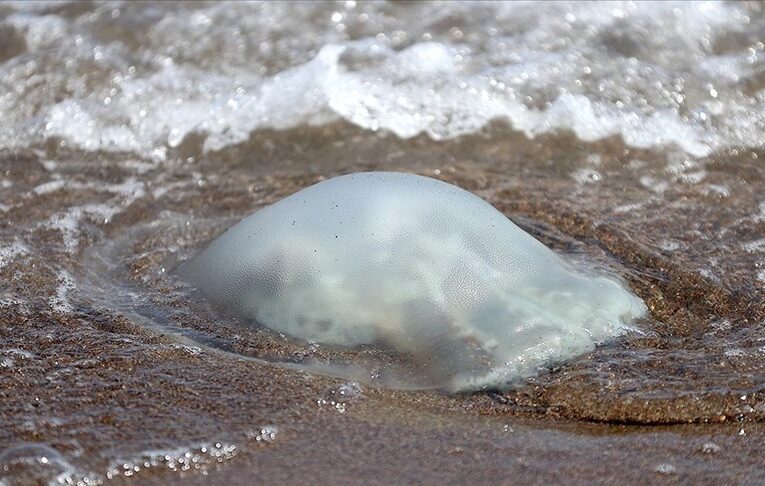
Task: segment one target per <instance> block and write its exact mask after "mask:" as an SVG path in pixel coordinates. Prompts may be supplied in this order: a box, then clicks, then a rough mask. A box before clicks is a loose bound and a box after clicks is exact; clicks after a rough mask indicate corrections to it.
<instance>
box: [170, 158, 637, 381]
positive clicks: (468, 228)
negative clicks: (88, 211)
mask: <svg viewBox="0 0 765 486" xmlns="http://www.w3.org/2000/svg"><path fill="white" fill-rule="evenodd" d="M178 273H179V275H180V276H181V278H182V279H184V280H186V281H188V282H189V283H190V284H191V285H193V286H194V287H196V288H197V289H199V290H200V291H201V293H202V294H203V295H204V296H205V297H206V298H207V299H208V300H209V301H210V302H211V303H212V304H213V305H214V306H215V307H217V308H219V309H221V310H223V311H225V312H227V313H229V314H233V315H236V316H238V317H240V318H242V319H243V320H245V321H246V322H252V323H256V325H259V326H264V327H267V328H269V329H272V330H273V331H277V332H279V333H282V334H286V335H289V336H291V337H293V338H295V339H298V340H303V341H306V342H311V343H318V344H323V345H328V346H338V347H342V348H359V347H366V346H381V347H386V349H394V350H395V351H396V352H400V353H403V354H405V355H407V356H411V357H412V361H413V362H414V363H416V364H417V366H418V368H419V369H420V370H421V372H422V373H424V374H426V375H427V376H429V377H430V378H431V379H432V380H433V382H434V383H436V384H437V386H438V387H440V388H443V389H445V390H448V391H453V392H461V391H475V390H486V389H506V388H510V387H512V386H515V384H517V383H518V381H519V380H521V379H523V378H528V377H530V376H533V375H535V374H536V373H538V372H539V370H540V369H541V368H543V367H544V366H548V365H550V364H551V363H557V362H562V361H565V360H569V359H572V358H574V357H576V356H578V355H581V354H583V353H586V352H589V351H591V350H592V349H594V348H595V346H596V345H597V344H598V343H601V342H604V341H606V340H608V339H609V338H613V337H614V336H617V335H619V334H621V333H623V332H625V331H626V330H628V329H630V328H631V327H632V326H633V322H634V321H635V320H636V319H638V318H640V317H641V316H644V315H645V314H646V311H647V310H646V306H645V304H644V303H643V301H642V300H641V299H640V298H638V297H637V296H635V295H634V294H632V293H631V292H630V291H629V289H628V288H627V287H626V286H625V285H624V284H623V283H622V282H621V281H619V280H618V279H616V278H613V277H610V276H606V275H600V274H597V273H594V272H592V271H590V270H588V269H586V268H580V267H578V266H576V265H574V264H572V263H570V262H568V261H566V260H565V259H564V258H563V257H562V256H560V255H558V254H557V253H555V252H553V251H552V250H550V249H549V248H547V247H546V246H544V245H543V244H542V243H541V242H539V241H538V240H536V239H535V238H534V237H532V236H531V235H529V234H528V233H526V232H525V231H523V230H522V229H521V228H519V227H518V226H517V225H516V224H514V223H513V222H512V221H511V220H510V219H508V218H507V217H506V216H505V215H503V214H502V213H501V212H499V211H498V210H497V209H495V208H494V207H493V206H491V205H490V204H489V203H487V202H486V201H484V200H483V199H481V198H480V197H478V196H476V195H474V194H472V193H470V192H468V191H465V190H463V189H460V188H458V187H456V186H454V185H451V184H448V183H446V182H442V181H439V180H436V179H432V178H429V177H423V176H418V175H413V174H407V173H400V172H361V173H355V174H349V175H344V176H339V177H335V178H331V179H328V180H325V181H322V182H319V183H317V184H315V185H312V186H310V187H308V188H305V189H303V190H301V191H299V192H296V193H295V194H292V195H291V196H288V197H286V198H284V199H282V200H280V201H278V202H276V203H274V204H272V205H270V206H267V207H264V208H262V209H260V210H258V211H256V212H255V213H254V214H252V215H250V216H248V217H246V218H245V219H243V220H242V221H241V222H239V223H238V224H236V225H234V226H233V227H231V228H229V229H228V230H227V231H225V232H224V233H223V234H222V235H220V236H219V237H218V238H217V239H215V240H213V241H212V242H211V243H210V244H209V246H208V247H207V248H206V249H204V250H203V251H202V252H201V253H199V254H198V255H197V256H196V257H194V258H192V259H190V260H189V261H187V262H185V263H184V264H183V265H182V266H181V267H180V268H179V271H178Z"/></svg>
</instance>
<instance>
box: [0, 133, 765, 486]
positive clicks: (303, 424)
mask: <svg viewBox="0 0 765 486" xmlns="http://www.w3.org/2000/svg"><path fill="white" fill-rule="evenodd" d="M199 143H200V141H199V140H195V139H194V138H193V137H189V138H188V139H187V140H186V141H185V142H184V143H183V144H182V145H181V146H180V147H179V149H178V150H177V153H176V154H173V157H171V158H170V161H169V162H167V163H163V164H161V165H156V166H148V167H143V168H141V170H138V169H136V166H135V165H129V164H122V165H120V163H118V162H119V161H121V160H122V161H125V160H127V159H128V158H129V157H125V156H122V155H120V154H92V153H91V154H87V153H77V152H68V151H66V149H62V148H61V147H59V146H57V145H56V144H55V143H51V144H50V146H48V147H41V148H39V149H38V150H36V151H33V150H30V151H28V152H26V153H6V154H5V155H3V156H2V158H0V167H2V170H3V176H4V178H6V179H7V180H9V181H12V186H11V188H10V189H9V190H6V191H5V192H4V193H3V196H2V198H1V199H2V200H0V203H2V204H4V205H6V206H8V207H7V208H6V209H5V210H4V212H3V217H2V219H0V231H1V232H2V235H3V237H4V239H5V240H6V241H11V240H12V237H13V236H14V235H16V236H20V237H22V238H23V239H24V241H25V242H26V243H27V244H28V245H30V248H29V249H28V252H27V253H26V254H24V255H21V256H20V257H18V256H17V257H14V258H11V259H10V260H9V263H7V264H5V265H4V266H2V267H0V279H2V282H3V285H2V289H1V290H2V294H0V295H2V296H3V307H2V312H0V343H1V345H0V347H1V348H2V353H3V354H2V355H1V356H0V358H7V359H8V360H9V361H6V363H7V366H4V367H3V368H2V369H0V370H1V371H2V372H0V424H2V425H3V426H2V427H0V451H2V450H7V449H8V448H10V447H14V446H16V445H18V444H20V443H29V442H32V443H44V444H48V445H49V446H51V447H53V448H55V449H56V450H57V451H59V452H60V453H61V454H62V455H63V456H64V457H65V458H66V460H67V461H69V462H70V463H71V464H72V465H73V466H74V467H76V468H77V473H76V474H74V475H73V477H75V478H77V477H79V478H80V479H82V478H83V477H89V478H90V480H91V481H92V482H93V481H95V482H97V481H98V480H100V479H107V478H108V477H109V476H115V477H114V478H112V479H113V480H115V481H117V482H119V481H125V482H132V481H134V479H135V478H140V481H141V482H142V483H143V482H148V483H155V484H166V483H168V482H170V483H180V482H184V483H185V482H191V483H207V482H209V481H214V482H215V483H223V482H226V483H231V484H250V483H251V482H252V481H254V480H260V481H272V482H295V481H303V480H314V481H316V480H318V481H334V482H340V483H350V482H364V483H390V482H425V483H436V482H443V481H457V482H468V481H481V482H488V481H492V482H499V483H511V482H513V483H515V482H529V483H547V482H551V481H555V482H571V483H592V482H607V481H610V482H613V481H617V480H618V481H623V482H627V483H644V482H654V481H660V480H661V481H667V482H680V483H690V482H695V481H705V482H713V481H714V482H731V483H742V484H743V483H749V484H751V483H756V482H760V481H763V480H765V476H763V472H762V467H761V466H762V459H761V458H762V453H763V452H764V451H765V446H763V443H765V442H764V441H763V439H764V438H765V429H763V427H762V424H761V421H762V420H763V419H764V418H765V399H763V385H762V382H763V377H765V354H763V353H761V352H759V351H758V350H759V348H760V347H761V346H762V344H761V340H762V338H761V336H762V330H763V329H762V328H763V320H764V319H765V299H763V295H764V294H763V286H762V283H761V282H759V281H758V280H757V271H758V265H759V264H760V262H761V261H762V252H760V251H759V250H757V249H755V251H751V252H748V251H743V250H742V249H741V245H740V242H741V241H747V240H749V239H752V238H756V237H761V236H762V234H765V233H764V231H763V220H758V219H757V218H753V217H751V215H752V214H753V213H756V210H757V205H758V204H759V199H758V198H759V197H761V190H760V189H761V188H762V187H765V184H764V183H763V182H764V181H763V179H764V178H765V171H764V170H763V169H762V167H761V164H760V163H758V161H757V159H754V158H753V155H752V153H751V152H746V153H741V154H735V153H728V154H724V155H720V156H717V157H716V158H714V159H709V160H705V161H703V168H704V170H705V171H706V176H705V180H704V183H703V184H696V183H688V184H685V183H683V182H682V181H678V180H673V184H671V185H669V187H668V189H665V190H664V191H662V192H660V193H657V192H656V191H655V190H653V189H652V188H651V187H646V185H640V184H636V182H635V181H636V176H635V173H636V172H638V171H639V172H640V173H641V174H648V175H654V176H656V177H657V178H659V177H680V176H675V175H671V174H670V175H666V173H665V172H663V167H664V164H665V163H666V161H665V160H664V159H663V157H662V156H659V155H657V154H653V153H651V152H649V151H636V150H634V149H633V150H628V149H626V148H625V147H624V146H623V145H622V144H621V142H620V141H619V140H618V139H610V140H606V141H602V142H599V143H595V144H582V143H581V142H579V141H577V140H576V139H574V138H573V137H571V136H568V135H565V134H562V135H557V136H555V137H552V136H550V137H542V138H538V139H536V140H531V141H530V140H528V139H526V138H525V137H524V136H523V135H521V134H518V133H516V132H513V131H511V130H509V129H508V127H506V126H505V125H503V124H501V123H499V124H494V125H492V126H491V127H489V128H488V129H487V130H485V131H484V132H482V133H480V134H478V135H473V136H469V137H463V138H461V139H458V140H457V141H453V142H433V141H431V140H429V139H428V138H426V137H419V138H416V139H414V140H408V141H402V140H399V139H396V138H395V137H392V136H388V135H385V134H374V133H369V132H364V131H362V130H360V129H356V128H354V127H352V126H350V125H347V124H334V125H330V126H326V127H323V128H299V129H294V130H287V131H284V132H278V131H273V132H272V131H261V132H256V133H255V134H254V135H253V137H252V138H251V139H250V141H249V142H247V143H246V144H242V145H239V146H235V147H231V148H229V149H227V150H226V151H224V152H219V153H212V154H209V155H206V156H201V157H200V156H198V155H196V154H199V153H200V152H199ZM192 154H194V155H193V157H194V158H193V160H188V159H187V158H188V157H192ZM593 155H597V157H598V160H599V161H598V162H597V163H596V164H595V165H594V167H595V169H596V170H597V173H598V174H599V177H600V178H599V179H597V178H596V179H597V180H593V181H590V182H585V183H582V182H581V180H578V179H577V177H575V176H572V174H575V175H576V174H577V173H578V172H577V171H580V170H581V169H582V168H583V167H584V168H586V167H593V164H594V162H593V161H594V160H595V159H594V158H593ZM755 155H757V156H759V157H762V156H763V155H765V154H762V153H760V154H755ZM51 158H55V159H56V160H60V161H64V162H63V163H60V164H59V166H58V168H56V169H55V171H56V172H57V173H58V174H59V175H60V176H61V177H62V178H63V180H65V181H66V183H65V184H63V185H61V186H60V187H56V188H53V189H52V190H50V191H48V190H45V191H40V190H38V191H37V192H35V191H33V189H34V188H35V187H38V186H39V184H41V183H44V182H46V181H48V180H49V178H50V171H49V170H48V169H46V168H45V167H44V164H43V162H44V161H45V160H48V159H51ZM635 160H638V161H640V163H639V164H637V163H635V162H634V161H635ZM144 169H145V170H144ZM368 169H386V170H406V171H410V172H417V173H420V174H425V175H431V176H435V177H439V178H442V179H444V180H447V181H449V182H452V183H455V184H457V185H459V186H461V187H463V188H465V189H468V190H471V191H474V192H476V193H477V194H479V195H481V196H482V197H484V198H485V199H487V200H488V201H489V202H491V203H492V204H494V205H495V206H496V207H498V208H499V209H500V210H502V211H503V212H504V213H505V214H506V215H508V216H509V217H510V218H511V219H513V220H514V221H516V222H517V223H518V224H520V225H521V226H522V227H523V228H524V229H526V230H527V231H529V232H531V233H532V234H534V235H535V236H536V237H537V238H539V239H540V240H542V241H543V242H544V243H545V244H547V245H549V246H551V247H553V248H555V249H557V250H559V251H562V252H565V253H569V254H570V255H572V257H574V258H576V257H582V258H586V259H588V261H591V262H595V263H596V264H597V265H602V266H603V267H604V268H610V269H611V270H613V271H615V272H617V273H619V274H620V275H621V276H622V277H623V278H625V279H626V280H627V282H628V283H629V285H630V287H631V288H632V289H633V291H634V292H636V293H637V294H638V295H639V296H640V297H642V298H643V299H645V300H646V302H647V303H648V305H649V308H650V310H651V319H649V320H647V321H646V322H643V323H641V328H642V329H643V331H644V334H643V335H630V336H626V337H624V338H623V339H620V340H618V341H617V342H614V343H609V344H607V345H605V346H602V347H600V348H598V349H596V350H595V351H594V352H592V353H589V354H587V355H585V356H582V357H581V358H579V359H576V360H574V361H572V362H570V363H567V364H565V365H560V366H556V367H553V368H551V369H550V370H548V371H547V372H545V373H543V374H542V375H540V376H539V377H538V378H535V379H531V380H529V381H528V382H526V383H524V384H523V385H522V386H520V387H519V388H518V389H516V390H513V391H510V392H505V393H497V392H491V393H477V394H471V395H457V396H449V395H446V394H443V393H440V392H437V391H409V392H407V391H395V390H385V389H375V388H373V387H370V386H366V385H362V392H361V395H360V396H358V397H355V398H352V399H348V400H347V401H344V400H339V401H340V402H341V406H335V405H336V404H335V405H333V403H332V400H335V401H338V400H337V397H338V396H339V395H338V394H337V389H338V387H339V386H341V385H342V384H343V383H344V380H339V379H333V378H328V377H321V376H316V375H310V374H308V373H305V372H301V371H296V370H290V369H285V368H283V367H278V366H275V365H271V364H268V363H265V362H263V361H262V360H259V359H252V358H264V359H285V360H299V358H300V356H301V353H303V354H304V353H306V349H305V347H304V346H300V345H299V344H295V343H290V342H285V341H279V340H273V339H271V338H269V336H267V335H264V334H263V333H261V332H259V331H257V330H253V329H251V328H250V329H248V328H242V327H241V326H237V325H234V324H232V323H230V322H226V321H225V320H221V319H219V318H218V317H216V315H215V314H214V313H211V311H210V310H209V309H206V308H205V307H204V304H203V303H199V302H195V301H194V300H193V299H190V298H189V297H188V295H185V296H184V295H183V294H179V293H177V292H176V291H175V290H174V289H173V280H172V278H171V277H168V276H167V274H169V273H171V272H170V270H171V265H172V264H173V262H177V261H178V260H179V259H183V258H184V257H185V256H187V255H189V254H192V253H193V252H194V251H196V249H198V248H200V247H201V246H202V245H203V244H204V242H206V241H209V239H211V238H212V237H214V236H215V234H217V233H218V232H220V231H222V230H223V229H224V228H225V227H226V226H227V225H228V224H230V223H231V222H233V221H235V220H236V219H238V218H240V217H242V216H244V215H246V214H249V213H250V212H251V211H253V210H254V209H256V208H258V207H261V206H262V205H265V204H268V203H269V202H272V201H275V200H277V199H279V198H280V197H283V196H285V195H287V194H290V193H292V192H294V191H296V190H298V189H300V188H302V187H305V186H306V185H308V184H311V183H313V182H315V181H317V180H320V179H322V178H324V177H330V176H332V175H336V174H341V173H346V172H350V171H357V170H368ZM127 179H130V180H132V181H133V182H134V183H135V182H138V183H140V184H142V186H141V187H142V188H143V193H142V195H141V196H140V197H135V198H133V199H132V200H131V199H130V198H127V200H128V203H126V204H123V207H122V208H121V210H120V212H119V213H117V214H116V215H115V216H114V217H113V218H106V219H107V221H106V222H104V221H103V220H101V221H98V220H97V218H95V217H93V216H92V215H90V216H89V215H87V214H86V215H85V216H83V217H82V219H81V220H80V223H81V224H82V225H83V227H84V228H85V229H84V230H80V229H78V230H76V231H75V232H74V233H72V234H69V235H68V234H67V233H66V231H64V230H55V229H53V228H51V227H50V226H46V225H45V224H43V223H44V222H45V221H50V220H55V217H54V216H55V215H56V214H59V213H61V212H62V211H65V210H66V208H69V207H76V206H78V205H80V206H81V205H83V204H88V203H95V202H109V201H113V200H114V198H115V197H116V196H114V194H115V193H114V192H111V193H110V192H109V191H108V190H104V189H103V187H107V186H108V185H109V184H111V185H115V184H120V183H124V181H125V180H127ZM715 184H716V185H720V186H725V188H726V190H727V195H726V196H722V195H721V193H720V192H719V191H718V192H715V190H714V189H710V188H709V187H707V186H708V185H715ZM99 187H101V189H99ZM758 188H759V189H758ZM157 189H161V190H157ZM122 201H123V202H124V199H123V200H122ZM169 214H170V215H172V217H171V216H168V215H169ZM177 217H181V220H183V219H184V218H186V219H187V220H188V221H189V224H188V225H185V224H172V225H159V226H156V227H153V226H152V224H153V223H154V222H157V221H160V222H161V221H168V220H174V219H173V218H177ZM179 227H180V229H179ZM135 228H143V230H141V231H134V230H135ZM67 238H69V239H70V240H67ZM71 240H73V241H74V242H75V243H74V247H73V248H74V249H73V250H72V244H71ZM67 241H70V243H69V244H68V243H67ZM110 241H123V242H125V244H124V245H122V246H119V245H118V246H119V248H112V249H111V250H110V251H111V253H108V252H107V253H103V252H101V253H99V252H98V251H96V252H95V253H93V248H99V247H104V245H107V244H108V242H110ZM668 241H670V242H673V244H672V245H668V244H666V242H668ZM173 246H176V247H179V248H180V250H177V251H176V250H171V248H173ZM94 255H95V256H99V255H100V256H104V255H106V256H109V257H110V258H112V257H113V258H114V261H113V262H111V263H112V264H113V266H112V268H111V269H109V271H108V272H107V273H106V274H105V275H100V276H99V278H103V279H104V281H106V282H109V281H112V280H113V281H115V282H121V283H124V284H126V285H130V286H132V287H131V288H132V289H133V290H135V291H137V292H140V293H143V294H145V295H147V296H149V299H150V300H151V302H153V306H155V307H153V308H154V309H155V310H157V309H158V311H157V312H158V315H161V317H162V318H163V319H165V320H164V321H162V322H161V324H160V325H158V326H155V327H154V328H153V329H149V328H147V327H146V326H145V325H143V324H141V322H140V321H139V320H136V319H133V318H131V317H130V316H129V315H125V313H123V312H120V310H119V307H118V306H116V305H115V307H114V308H111V309H110V308H108V306H105V305H104V303H103V302H104V301H103V300H101V301H98V300H97V299H95V300H94V299H93V298H92V296H89V294H88V293H87V292H84V291H83V290H82V289H81V288H79V287H78V286H79V285H81V284H82V283H88V282H90V283H91V284H92V283H93V282H98V280H93V275H92V274H93V273H94V272H95V273H98V272H99V271H101V270H99V268H100V267H98V266H94V265H93V262H92V261H89V259H92V258H93V256H94ZM164 266H167V269H166V270H167V271H164V272H163V271H161V270H160V268H162V267H164ZM62 270H65V271H66V273H62ZM62 275H69V276H70V277H71V279H72V281H73V282H74V285H73V286H69V287H67V285H66V282H65V281H62V278H63V279H64V280H66V278H64V277H62ZM105 291H106V293H109V292H111V291H112V290H110V289H109V288H106V287H105ZM118 297H119V296H116V295H115V296H114V298H115V302H117V301H118V300H119V299H118ZM163 326H164V327H163ZM163 329H165V330H164V331H163ZM179 329H191V330H194V331H195V332H196V334H195V335H196V336H203V337H205V338H206V341H205V342H206V343H211V344H212V345H210V346H206V345H203V344H200V342H191V341H188V340H185V341H184V340H183V338H181V337H179V332H178V330H179ZM181 334H182V333H181ZM13 350H16V351H13ZM18 351H23V353H20V352H18ZM319 355H320V356H319V357H320V358H321V357H322V356H321V352H319ZM350 359H353V356H352V353H351V356H350ZM333 391H334V393H333ZM321 400H324V402H321V403H320V401H321ZM267 426H269V427H270V426H273V427H276V430H277V432H276V434H275V437H274V438H273V440H270V438H268V439H269V440H264V438H263V436H262V434H261V429H262V428H263V427H267ZM216 443H220V444H221V446H220V448H215V444H216ZM705 444H706V445H705ZM232 446H233V448H232ZM201 447H207V449H205V450H206V451H208V452H209V450H210V448H212V449H216V450H226V451H228V452H226V453H225V454H222V455H221V457H215V456H214V455H210V454H208V452H204V453H203V452H200V451H201ZM227 447H228V449H226V448H227ZM161 450H175V451H176V452H175V453H176V454H180V455H181V457H183V454H184V451H189V454H190V457H196V461H197V462H196V463H195V465H194V466H191V467H190V470H188V471H182V470H181V469H183V467H182V466H179V465H178V464H177V463H175V465H174V466H173V467H169V466H168V460H167V459H162V458H161V457H160V456H161V455H162V454H159V455H158V453H157V452H156V451H161ZM151 451H155V452H151ZM178 451H181V452H178ZM152 454H153V456H152ZM170 455H172V454H170ZM219 455H220V454H219ZM158 457H160V458H159V459H158ZM168 457H169V456H168ZM147 461H148V462H147ZM152 461H154V462H153V463H152ZM219 461H220V462H219ZM143 462H147V463H149V465H150V466H151V467H148V468H147V467H146V466H144V465H143ZM123 464H130V465H131V467H132V466H133V465H137V466H138V468H139V471H138V472H136V471H135V470H132V474H131V476H130V477H125V476H124V475H123V474H124V473H125V471H126V470H125V468H124V467H123V466H122V465H123ZM197 466H198V467H197ZM115 468H116V469H115ZM120 468H122V469H121V470H120ZM173 469H175V470H173ZM118 470H119V474H118V473H117V471H118ZM109 471H111V473H109V474H107V473H108V472H109ZM128 472H130V471H128ZM35 474H37V476H35V475H33V476H32V477H31V479H30V481H32V482H34V480H35V478H37V479H39V477H38V476H39V471H38V473H35ZM78 475H79V476H78Z"/></svg>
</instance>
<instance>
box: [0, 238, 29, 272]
mask: <svg viewBox="0 0 765 486" xmlns="http://www.w3.org/2000/svg"><path fill="white" fill-rule="evenodd" d="M28 253H29V248H28V247H27V245H25V244H24V242H22V241H19V240H14V242H13V243H11V244H10V245H9V246H0V268H3V267H5V266H6V265H8V264H9V263H11V262H12V261H14V260H15V259H16V258H17V257H19V256H22V255H27V254H28Z"/></svg>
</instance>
